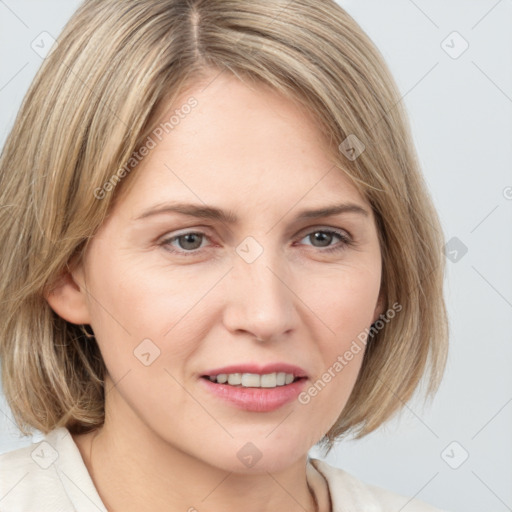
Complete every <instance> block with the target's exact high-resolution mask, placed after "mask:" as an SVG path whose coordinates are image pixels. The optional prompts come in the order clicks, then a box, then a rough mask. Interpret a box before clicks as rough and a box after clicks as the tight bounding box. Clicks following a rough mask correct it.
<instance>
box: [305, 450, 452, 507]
mask: <svg viewBox="0 0 512 512" xmlns="http://www.w3.org/2000/svg"><path fill="white" fill-rule="evenodd" d="M310 462H311V463H312V464H313V465H314V466H315V468H316V469H317V470H318V471H319V472H320V473H322V475H323V476H324V477H325V479H326V481H327V484H328V487H329V493H330V495H331V501H332V510H333V512H341V511H342V510H345V509H346V510H351V511H354V512H359V511H361V512H363V511H364V512H399V511H400V512H447V511H442V510H441V509H438V508H435V507H433V506H431V505H428V504H427V503H424V502H423V501H420V500H418V499H415V498H410V497H406V496H402V495H401V494H397V493H395V492H392V491H389V490H387V489H383V488H381V487H378V486H375V485H370V484H367V483H365V482H363V481H361V480H359V479H358V478H356V477H355V476H354V475H352V474H350V473H348V472H346V471H344V470H343V469H340V468H336V467H333V466H331V465H329V464H327V463H326V462H324V461H321V460H319V459H311V460H310Z"/></svg>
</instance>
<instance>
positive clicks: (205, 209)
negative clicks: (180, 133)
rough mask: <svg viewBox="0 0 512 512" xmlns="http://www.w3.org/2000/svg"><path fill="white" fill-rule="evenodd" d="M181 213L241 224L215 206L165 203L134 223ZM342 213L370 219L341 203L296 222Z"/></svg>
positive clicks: (364, 212) (355, 206)
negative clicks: (152, 217) (163, 215)
mask: <svg viewBox="0 0 512 512" xmlns="http://www.w3.org/2000/svg"><path fill="white" fill-rule="evenodd" d="M170 213H180V214H182V215H188V216H190V217H196V218H199V219H211V220H218V221H220V222H223V223H226V224H237V223H238V222H239V218H238V216H237V215H236V214H235V213H234V212H233V211H231V210H227V211H225V210H222V209H220V208H216V207H214V206H208V205H199V204H191V203H165V204H157V205H155V206H152V207H151V208H148V209H147V210H145V211H144V212H142V214H141V215H139V216H138V217H136V218H134V219H133V220H134V221H137V220H141V219H146V218H147V217H151V216H153V215H161V214H170ZM342 213H357V214H359V215H363V216H365V217H369V215H370V214H369V213H368V210H366V209H365V208H363V207H362V206H360V205H358V204H355V203H341V204H335V205H330V206H324V207H322V208H315V209H309V210H302V211H300V212H299V213H298V215H297V216H296V217H295V220H304V219H316V218H321V217H331V216H334V215H339V214H342Z"/></svg>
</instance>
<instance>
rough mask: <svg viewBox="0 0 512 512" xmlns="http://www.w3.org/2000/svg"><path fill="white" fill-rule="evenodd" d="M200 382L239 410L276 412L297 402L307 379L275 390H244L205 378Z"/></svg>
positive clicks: (241, 387)
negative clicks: (288, 404) (294, 401)
mask: <svg viewBox="0 0 512 512" xmlns="http://www.w3.org/2000/svg"><path fill="white" fill-rule="evenodd" d="M200 380H201V381H202V383H203V384H202V385H204V386H206V389H207V390H208V391H209V392H211V393H213V394H214V395H216V396H218V397H220V398H222V399H224V400H226V401H227V402H229V403H230V404H231V405H234V406H235V407H237V408H238V409H243V410H245V411H252V412H270V411H275V410H276V409H279V408H280V407H282V406H283V405H286V404H287V403H290V402H292V401H293V400H295V399H296V398H297V396H298V395H299V394H300V392H301V391H302V390H303V388H304V386H305V385H306V379H300V380H298V381H296V382H293V383H291V384H287V385H286V386H277V387H275V388H244V387H243V386H240V387H238V386H230V385H229V384H216V383H214V382H212V381H211V380H209V379H205V378H201V379H200Z"/></svg>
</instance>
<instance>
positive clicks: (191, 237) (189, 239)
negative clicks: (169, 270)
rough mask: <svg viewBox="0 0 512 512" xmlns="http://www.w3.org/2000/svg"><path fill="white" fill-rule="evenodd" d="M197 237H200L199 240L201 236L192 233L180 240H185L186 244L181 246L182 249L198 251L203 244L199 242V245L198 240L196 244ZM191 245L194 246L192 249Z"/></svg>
mask: <svg viewBox="0 0 512 512" xmlns="http://www.w3.org/2000/svg"><path fill="white" fill-rule="evenodd" d="M195 237H198V239H199V235H198V234H197V233H190V234H188V235H183V236H181V237H180V239H181V240H185V243H184V244H180V245H181V248H182V249H197V248H198V247H199V246H200V245H201V243H200V242H199V245H198V244H197V240H196V243H195V244H194V238H195ZM189 244H192V247H190V246H189Z"/></svg>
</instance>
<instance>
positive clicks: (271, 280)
mask: <svg viewBox="0 0 512 512" xmlns="http://www.w3.org/2000/svg"><path fill="white" fill-rule="evenodd" d="M233 267H234V268H233V270H232V272H231V273H230V274H231V277H230V283H229V286H228V292H227V293H228V297H227V310H226V312H225V314H226V317H225V321H226V323H227V327H228V328H229V329H231V330H244V331H248V332H249V333H250V334H252V335H255V336H257V337H258V338H259V339H264V340H265V339H269V338H272V337H276V336H279V335H282V334H284V333H285V332H286V331H287V330H289V329H290V328H292V327H293V321H294V318H295V315H294V299H293V297H294V295H293V293H292V291H291V290H290V288H289V286H290V284H289V283H288V281H289V280H290V277H289V272H287V269H288V266H287V264H286V261H285V260H284V257H283V255H282V253H281V251H279V250H278V248H277V246H276V247H274V246H271V245H266V246H265V247H264V246H263V244H261V243H259V242H258V241H257V240H256V239H254V238H252V237H248V238H247V239H245V240H244V241H243V242H242V243H241V244H240V245H239V246H238V247H237V248H236V254H235V257H234V259H233Z"/></svg>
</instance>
